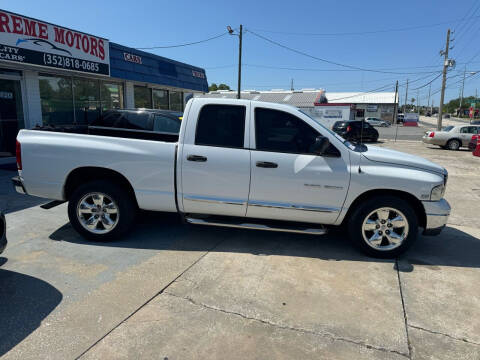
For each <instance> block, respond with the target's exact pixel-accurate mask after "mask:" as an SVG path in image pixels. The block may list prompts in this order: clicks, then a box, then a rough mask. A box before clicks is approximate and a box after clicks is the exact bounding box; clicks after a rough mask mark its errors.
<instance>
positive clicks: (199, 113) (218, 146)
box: [193, 103, 250, 150]
mask: <svg viewBox="0 0 480 360" xmlns="http://www.w3.org/2000/svg"><path fill="white" fill-rule="evenodd" d="M207 106H230V107H237V108H243V109H244V110H245V117H244V126H243V142H242V143H243V144H242V146H241V147H237V146H222V145H209V144H197V134H198V127H199V126H198V125H199V122H200V121H199V120H200V115H202V111H203V109H204V108H205V107H207ZM248 121H250V119H249V116H248V107H247V106H246V105H234V104H221V103H218V104H204V105H202V107H201V108H200V109H199V111H198V115H197V119H196V123H195V134H194V137H193V145H195V146H209V147H217V148H224V149H241V150H249V149H248V147H245V143H246V140H247V137H248V136H249V135H248V133H247V131H248V123H247V122H248Z"/></svg>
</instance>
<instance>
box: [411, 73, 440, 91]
mask: <svg viewBox="0 0 480 360" xmlns="http://www.w3.org/2000/svg"><path fill="white" fill-rule="evenodd" d="M440 76H442V73H440V74H438V75H437V76H435V77H434V78H433V79H432V80H430V81H429V82H427V83H426V84H423V85H422V86H419V87H416V88H413V89H412V90H418V89H421V88H424V87H425V86H428V85H430V84H431V83H433V82H434V81H435V80H437V79H438V78H439V77H440Z"/></svg>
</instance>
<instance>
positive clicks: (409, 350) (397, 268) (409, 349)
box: [395, 259, 412, 359]
mask: <svg viewBox="0 0 480 360" xmlns="http://www.w3.org/2000/svg"><path fill="white" fill-rule="evenodd" d="M395 269H396V270H397V278H398V289H399V291H400V299H401V300H402V309H403V319H404V321H405V333H406V336H407V346H408V357H409V359H411V358H412V344H411V343H410V336H409V334H408V318H407V310H406V309H405V300H404V298H403V289H402V281H401V279H400V269H399V266H398V259H395Z"/></svg>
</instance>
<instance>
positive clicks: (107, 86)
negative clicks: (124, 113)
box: [100, 82, 123, 110]
mask: <svg viewBox="0 0 480 360" xmlns="http://www.w3.org/2000/svg"><path fill="white" fill-rule="evenodd" d="M100 99H101V101H102V110H111V109H123V85H122V84H115V83H107V82H100Z"/></svg>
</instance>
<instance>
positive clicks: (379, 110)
mask: <svg viewBox="0 0 480 360" xmlns="http://www.w3.org/2000/svg"><path fill="white" fill-rule="evenodd" d="M195 96H204V97H219V98H235V97H236V96H237V93H236V92H235V91H231V90H219V91H213V92H209V93H207V94H198V95H195ZM241 97H242V99H249V100H258V101H267V102H275V103H281V104H288V105H292V106H296V107H298V108H300V109H301V110H303V111H304V112H306V113H308V114H310V115H311V116H313V117H315V118H317V119H319V120H320V121H321V122H322V123H323V124H324V125H327V126H331V125H333V122H335V121H338V120H363V119H364V118H366V117H377V118H380V119H383V120H386V121H390V122H392V121H393V114H394V109H395V93H394V92H369V93H366V92H325V91H324V90H316V89H302V90H293V91H292V90H275V89H274V90H269V91H257V90H245V91H242V93H241ZM325 98H326V101H325ZM397 102H398V99H397ZM397 104H398V103H397Z"/></svg>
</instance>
